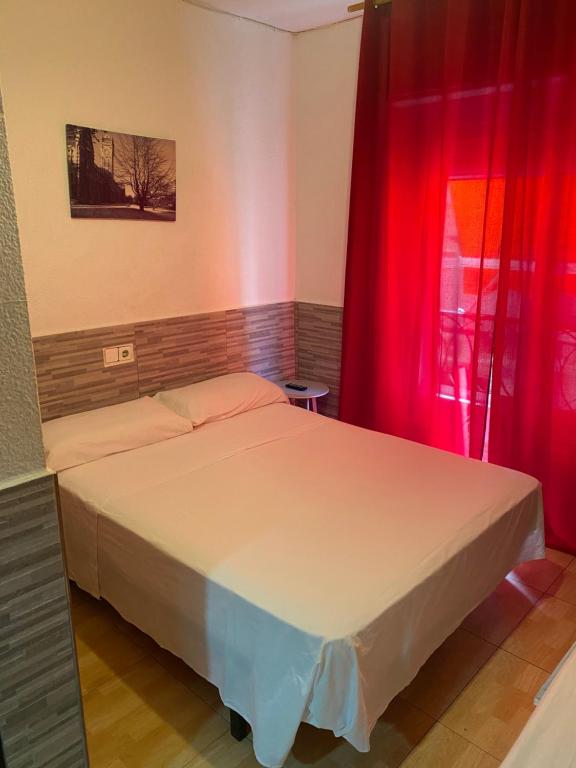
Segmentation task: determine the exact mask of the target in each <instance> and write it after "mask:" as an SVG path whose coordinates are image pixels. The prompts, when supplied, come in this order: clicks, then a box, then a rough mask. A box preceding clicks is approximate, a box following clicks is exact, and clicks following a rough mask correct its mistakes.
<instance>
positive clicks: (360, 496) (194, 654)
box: [59, 404, 543, 768]
mask: <svg viewBox="0 0 576 768" xmlns="http://www.w3.org/2000/svg"><path fill="white" fill-rule="evenodd" d="M59 482H60V489H61V507H62V517H63V527H64V535H65V549H66V557H67V563H68V569H69V575H70V576H71V578H72V579H74V580H75V581H76V582H77V583H78V584H79V586H81V587H82V588H83V589H85V590H87V591H88V592H90V593H92V594H93V595H94V596H96V597H104V598H105V599H106V600H108V601H109V602H110V603H111V604H112V605H113V606H114V607H115V608H116V609H117V610H118V611H119V612H120V613H121V614H122V615H123V616H124V617H125V618H126V619H127V620H128V621H130V622H132V623H134V624H135V625H137V626H138V627H140V629H142V630H143V631H145V632H146V633H148V634H149V635H151V636H152V637H153V638H154V639H155V640H156V641H157V642H158V643H159V644H160V645H162V646H163V647H165V648H167V649H169V650H170V651H172V652H173V653H175V654H176V655H178V656H179V657H181V658H182V659H184V661H186V662H187V663H188V664H189V665H190V666H191V667H193V668H194V669H195V670H196V671H197V672H198V673H199V674H201V675H203V676H204V677H205V678H207V679H208V680H210V681H211V682H212V683H214V684H215V685H216V686H217V687H218V688H219V690H220V694H221V697H222V700H223V701H224V703H225V704H226V705H227V706H229V707H231V708H232V709H234V710H236V711H237V712H238V713H240V714H241V715H242V716H243V717H244V718H245V719H246V720H247V721H248V722H249V723H250V725H251V726H252V730H253V741H254V749H255V753H256V757H257V758H258V760H259V762H260V763H262V764H263V765H264V766H268V768H275V767H276V766H280V765H282V764H283V762H284V760H285V758H286V756H287V754H288V753H289V751H290V748H291V746H292V743H293V741H294V738H295V734H296V731H297V729H298V726H299V724H300V723H301V722H302V721H305V722H308V723H310V724H312V725H315V726H317V727H319V728H326V729H330V730H331V731H333V732H334V733H335V734H336V735H338V736H343V737H344V738H346V739H347V740H348V741H349V742H350V743H351V744H352V745H353V746H354V747H356V748H357V749H358V750H360V751H367V750H368V749H369V739H370V732H371V730H372V729H373V727H374V725H375V723H376V721H377V719H378V718H379V717H380V715H381V714H382V713H383V712H384V710H385V709H386V707H387V706H388V704H389V703H390V701H391V700H392V698H393V697H394V696H395V695H396V694H397V693H398V692H399V691H401V690H402V689H403V688H404V687H405V686H406V685H407V684H408V683H409V682H410V681H411V680H412V678H413V677H414V676H415V675H416V673H417V672H418V669H419V668H420V667H421V665H422V664H423V663H424V662H425V661H426V659H427V658H428V657H429V656H430V654H431V653H432V652H433V651H434V650H435V649H436V648H437V647H438V646H439V645H440V644H441V643H442V642H443V641H444V640H445V639H446V637H447V636H448V635H449V634H450V633H451V632H452V631H453V630H454V629H455V628H456V627H457V626H458V625H459V624H460V622H461V621H462V620H463V619H464V617H465V616H466V615H467V614H468V613H469V612H470V611H471V610H472V609H473V608H474V607H475V606H476V605H477V604H478V603H480V602H481V601H482V600H483V599H484V598H485V597H486V595H488V594H489V593H490V592H491V591H492V590H493V589H494V587H495V586H496V584H497V583H498V582H499V581H500V580H501V579H502V578H503V577H504V576H505V575H506V573H507V572H508V571H509V570H510V569H511V568H513V567H514V566H515V565H517V564H518V563H520V562H523V561H525V560H528V559H531V558H538V557H542V556H543V534H542V508H541V489H540V486H539V484H538V482H537V481H536V480H534V479H533V478H531V477H528V476H527V475H523V474H521V473H518V472H514V471H512V470H507V469H504V468H501V467H496V466H493V465H490V464H485V463H481V462H477V461H473V460H470V459H464V458H462V457H459V456H456V455H454V454H450V453H446V452H443V451H439V450H435V449H432V448H429V447H426V446H423V445H419V444H416V443H412V442H409V441H405V440H401V439H399V438H395V437H391V436H389V435H382V434H377V433H374V432H371V431H368V430H363V429H359V428H357V427H352V426H349V425H346V424H343V423H341V422H337V421H334V420H331V419H327V418H325V417H323V416H319V415H317V414H313V413H309V412H307V411H304V410H302V409H298V408H294V407H292V406H289V405H284V404H277V405H269V406H266V407H263V408H259V409H256V410H252V411H249V412H246V413H243V414H240V415H238V416H235V417H233V418H230V419H227V420H225V421H221V422H215V423H211V424H206V425H204V426H202V427H200V428H198V429H197V430H195V431H194V432H192V433H190V434H187V435H184V436H181V437H176V438H173V439H170V440H166V441H164V442H161V443H156V444H154V445H149V446H146V447H143V448H138V449H136V450H132V451H128V452H126V453H122V454H117V455H114V456H108V457H106V458H103V459H99V460H98V461H94V462H91V463H89V464H85V465H83V466H79V467H75V468H73V469H69V470H66V471H64V472H62V473H60V475H59Z"/></svg>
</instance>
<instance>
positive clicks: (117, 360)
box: [102, 344, 134, 368]
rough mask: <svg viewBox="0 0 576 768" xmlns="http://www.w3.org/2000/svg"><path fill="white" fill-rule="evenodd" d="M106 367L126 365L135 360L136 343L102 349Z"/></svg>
mask: <svg viewBox="0 0 576 768" xmlns="http://www.w3.org/2000/svg"><path fill="white" fill-rule="evenodd" d="M102 356H103V358H104V368H111V367H112V366H113V365H125V364H126V363H133V362H134V344H123V345H122V346H121V347H105V348H104V349H103V350H102Z"/></svg>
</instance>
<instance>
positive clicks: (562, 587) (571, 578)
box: [548, 564, 576, 605]
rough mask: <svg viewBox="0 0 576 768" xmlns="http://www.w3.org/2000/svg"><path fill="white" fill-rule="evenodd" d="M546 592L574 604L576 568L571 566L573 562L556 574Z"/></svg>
mask: <svg viewBox="0 0 576 768" xmlns="http://www.w3.org/2000/svg"><path fill="white" fill-rule="evenodd" d="M548 593H549V594H551V595H554V596H555V597H558V598H560V599H561V600H566V602H567V603H572V605H576V568H573V564H572V565H569V566H568V568H567V569H566V570H565V571H563V572H562V573H561V574H560V576H558V578H557V579H556V581H555V582H554V584H552V586H551V587H550V588H549V589H548Z"/></svg>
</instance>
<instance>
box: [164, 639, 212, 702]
mask: <svg viewBox="0 0 576 768" xmlns="http://www.w3.org/2000/svg"><path fill="white" fill-rule="evenodd" d="M152 655H153V656H154V658H155V659H156V661H158V662H159V663H160V664H161V665H162V666H163V667H164V669H166V670H168V672H170V674H171V675H172V676H173V677H175V678H176V680H179V681H180V682H181V683H182V684H183V685H185V686H186V687H187V688H189V689H190V690H191V691H192V692H193V693H195V694H196V696H198V697H199V698H200V699H202V701H205V702H206V704H208V705H209V706H211V707H220V706H221V705H222V701H221V699H220V692H219V691H218V688H216V686H215V685H212V683H209V682H208V680H205V679H204V678H203V677H200V675H198V674H196V672H194V670H193V669H191V668H190V667H189V666H188V665H187V664H186V663H185V662H183V661H182V659H179V658H178V657H177V656H174V655H173V654H172V653H170V652H169V651H166V650H164V649H163V648H160V647H159V646H158V645H157V646H156V648H155V650H154V651H153V653H152ZM222 706H223V705H222Z"/></svg>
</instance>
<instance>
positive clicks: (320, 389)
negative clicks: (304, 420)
mask: <svg viewBox="0 0 576 768" xmlns="http://www.w3.org/2000/svg"><path fill="white" fill-rule="evenodd" d="M276 384H278V386H279V387H280V388H281V389H283V390H284V392H285V393H286V397H288V398H289V399H290V402H291V403H292V404H294V403H295V402H296V400H305V401H306V410H307V411H310V410H312V411H314V413H318V402H317V401H318V398H319V397H324V395H327V394H328V393H329V392H330V390H329V389H328V387H327V386H326V384H323V383H322V382H321V381H308V379H282V381H277V382H276ZM287 384H298V385H300V386H302V387H306V389H304V390H302V391H300V390H297V389H290V388H289V387H287V386H286V385H287Z"/></svg>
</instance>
